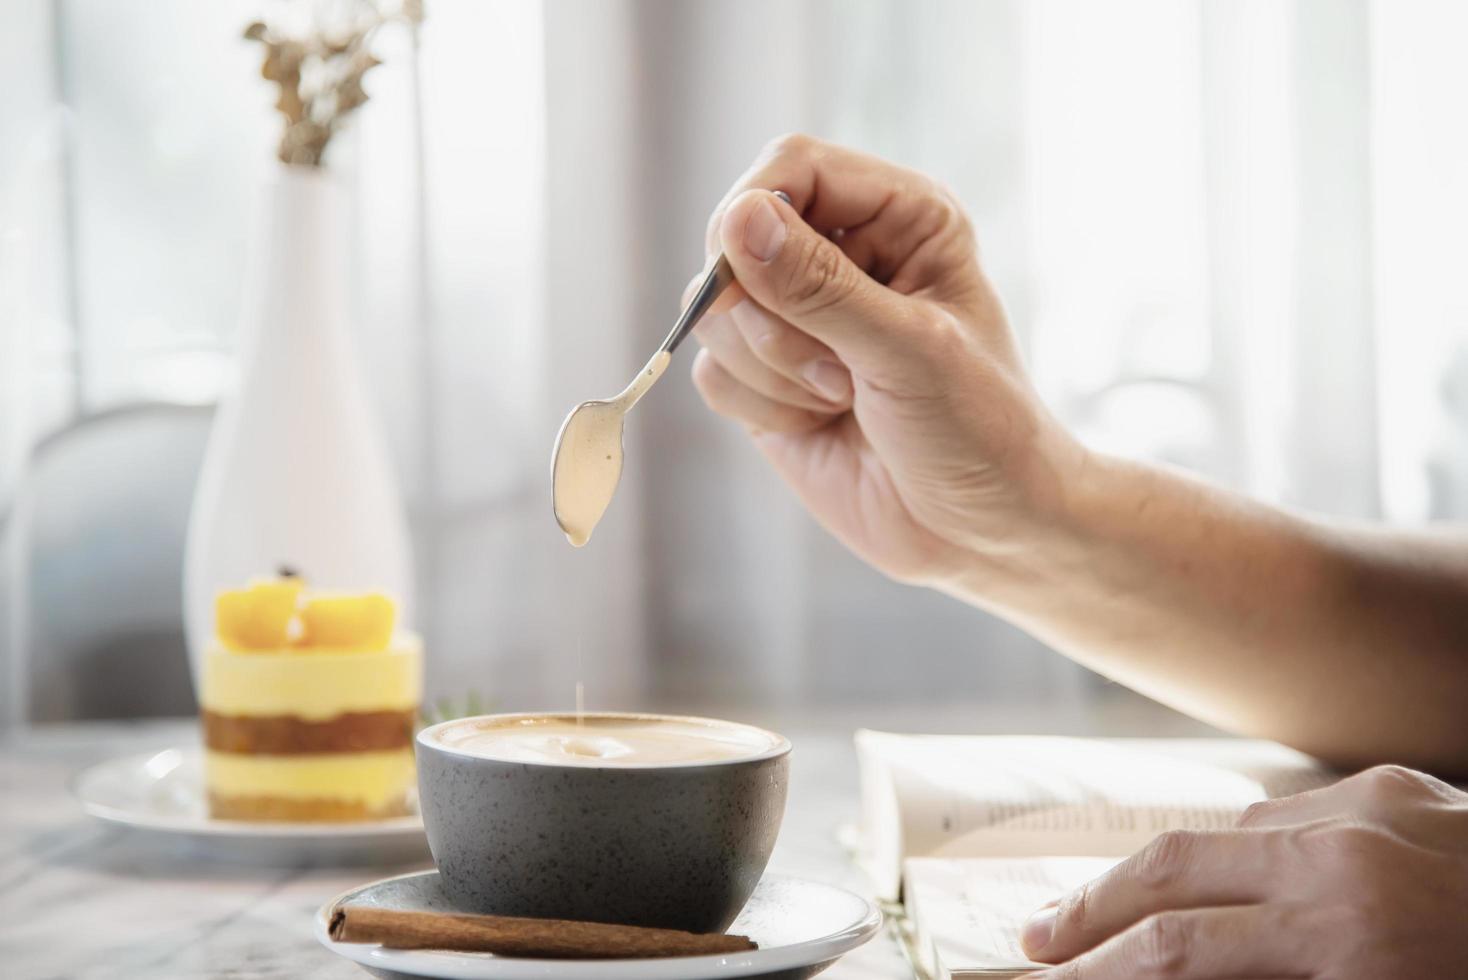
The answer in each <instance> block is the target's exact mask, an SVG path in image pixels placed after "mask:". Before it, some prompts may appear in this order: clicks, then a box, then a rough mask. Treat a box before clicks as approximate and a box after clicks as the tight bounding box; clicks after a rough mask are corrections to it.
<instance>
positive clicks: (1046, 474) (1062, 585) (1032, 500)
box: [933, 422, 1128, 612]
mask: <svg viewBox="0 0 1468 980" xmlns="http://www.w3.org/2000/svg"><path fill="white" fill-rule="evenodd" d="M1127 465H1128V464H1126V463H1124V462H1123V461H1121V460H1118V459H1116V458H1114V457H1110V456H1107V455H1105V454H1103V453H1098V452H1095V451H1093V450H1091V449H1089V448H1087V447H1086V446H1084V445H1082V444H1081V443H1080V442H1079V441H1078V440H1076V439H1075V438H1074V437H1073V436H1071V435H1070V433H1069V432H1067V431H1065V429H1064V428H1062V427H1061V426H1060V425H1059V424H1058V423H1054V422H1051V423H1050V424H1049V425H1047V426H1045V427H1044V428H1043V429H1041V430H1039V431H1038V432H1037V433H1036V435H1035V437H1034V438H1033V439H1032V440H1031V441H1030V443H1029V444H1028V446H1027V449H1026V452H1025V453H1024V455H1023V458H1021V459H1019V460H1017V461H1015V464H1014V466H1013V477H1012V481H1011V487H1012V489H1013V492H1014V499H1015V503H1014V504H1012V505H1011V506H1010V507H1008V508H1006V511H1007V513H1005V514H1004V515H1003V518H1004V519H1003V520H1001V521H985V522H984V523H985V524H987V525H989V530H988V531H986V532H985V533H982V534H975V535H972V536H970V537H969V538H968V539H966V540H965V542H964V544H963V546H962V547H961V548H960V549H959V550H958V557H957V558H956V560H954V561H953V562H952V563H951V564H950V566H949V567H948V568H946V569H945V570H944V573H943V574H942V575H941V576H940V580H939V581H936V582H934V583H933V584H934V586H935V587H936V588H938V589H940V590H941V591H944V592H947V593H949V594H951V595H955V596H957V597H959V598H962V599H963V600H965V601H968V602H972V603H974V604H976V605H980V606H983V607H985V608H988V609H991V610H994V611H1002V612H1011V611H1018V610H1019V609H1022V608H1025V607H1028V606H1031V605H1033V604H1034V603H1033V600H1034V599H1035V597H1037V596H1049V597H1052V598H1053V597H1054V596H1055V595H1056V594H1057V590H1063V589H1066V588H1068V587H1069V586H1071V585H1072V584H1073V583H1074V581H1075V578H1076V576H1078V575H1085V574H1086V568H1087V567H1088V566H1089V565H1090V563H1091V562H1092V561H1093V560H1094V559H1095V557H1096V556H1095V554H1094V549H1095V543H1096V541H1097V539H1098V537H1099V536H1100V535H1099V529H1098V527H1097V525H1098V523H1100V522H1102V521H1103V520H1104V516H1103V515H1104V514H1105V513H1106V512H1107V511H1109V510H1110V509H1112V506H1113V505H1112V504H1111V503H1110V501H1113V500H1115V499H1116V498H1117V497H1118V496H1120V495H1122V494H1123V493H1124V491H1123V490H1122V489H1120V488H1121V487H1123V486H1124V485H1125V482H1126V477H1125V473H1124V470H1125V468H1126V466H1127Z"/></svg>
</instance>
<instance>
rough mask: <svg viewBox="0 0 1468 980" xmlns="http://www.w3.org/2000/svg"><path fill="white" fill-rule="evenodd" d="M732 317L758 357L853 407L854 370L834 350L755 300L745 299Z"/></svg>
mask: <svg viewBox="0 0 1468 980" xmlns="http://www.w3.org/2000/svg"><path fill="white" fill-rule="evenodd" d="M729 316H730V318H731V319H732V320H733V321H734V325H735V326H736V327H738V328H739V333H740V334H741V335H742V336H743V337H744V342H745V343H746V344H748V345H749V349H750V350H751V351H753V352H754V355H755V357H757V358H759V359H760V361H761V362H762V363H764V364H766V365H767V366H769V368H770V369H771V370H773V371H775V372H777V373H779V374H780V375H781V376H783V377H785V378H788V379H789V380H790V381H792V382H794V383H796V384H798V385H800V386H802V387H804V388H805V389H807V390H809V391H811V392H813V393H814V394H816V395H819V396H820V397H821V399H822V400H823V401H825V402H827V403H829V404H831V405H836V406H839V407H841V408H843V409H844V408H849V407H851V395H852V386H851V372H850V371H848V370H847V369H846V365H844V364H842V363H841V361H840V359H839V358H837V357H836V354H835V352H834V351H832V350H831V348H829V347H827V346H826V345H825V344H823V343H821V342H820V341H819V340H816V339H815V338H814V337H812V336H810V335H809V334H807V333H804V332H803V331H800V330H797V329H795V328H794V327H792V326H791V325H790V324H788V323H786V322H785V321H784V320H781V319H780V318H779V317H777V316H774V315H772V314H771V313H770V312H769V311H768V310H766V309H765V308H764V307H762V306H760V305H759V304H758V303H756V302H755V301H754V300H752V299H742V300H740V301H739V302H737V303H736V304H735V305H734V306H733V307H732V308H731V309H730V310H729Z"/></svg>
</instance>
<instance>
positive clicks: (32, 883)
mask: <svg viewBox="0 0 1468 980" xmlns="http://www.w3.org/2000/svg"><path fill="white" fill-rule="evenodd" d="M792 740H793V741H794V742H795V744H796V755H795V756H794V757H793V759H792V778H791V796H790V801H789V808H788V810H787V816H786V820H785V824H784V829H783V830H782V832H781V836H780V843H779V845H778V848H777V849H776V852H775V856H774V858H773V859H772V860H771V865H770V866H771V870H778V871H782V872H786V873H789V874H796V875H803V876H806V877H810V878H817V879H820V880H822V881H827V882H830V883H832V884H839V885H843V886H845V887H848V888H852V889H853V890H862V889H865V888H866V884H865V881H864V879H863V878H862V876H861V875H860V873H859V872H857V871H856V869H854V868H853V867H852V866H851V865H850V863H849V862H848V861H847V860H846V857H845V855H844V853H843V852H842V850H841V848H840V846H839V845H838V844H837V842H836V836H835V835H836V829H837V827H838V826H839V825H840V824H841V823H842V822H843V821H849V820H851V819H852V817H853V816H854V813H855V809H856V770H855V758H854V755H853V753H852V749H851V741H850V735H849V732H848V733H846V734H842V735H836V734H825V735H807V736H803V737H801V736H792ZM195 741H197V735H196V734H195V726H194V725H192V724H190V723H183V722H167V723H157V722H155V723H137V724H123V725H119V724H90V725H63V726H55V727H51V728H42V729H36V730H32V731H30V732H25V733H21V734H17V735H14V736H11V737H9V738H7V739H6V740H5V741H4V743H3V744H0V973H3V975H4V976H6V977H9V978H21V977H25V978H35V980H41V978H61V977H66V978H104V977H107V978H111V977H180V978H188V977H211V978H225V977H228V978H269V977H280V978H295V977H312V978H323V980H325V978H336V977H340V978H359V977H365V976H367V974H366V973H364V972H362V971H361V970H360V969H359V968H358V967H357V966H356V965H354V964H352V963H349V962H347V961H346V960H343V959H341V958H339V957H337V956H334V955H332V954H331V953H328V952H327V951H326V950H324V949H322V948H321V947H320V946H319V945H317V943H316V940H315V939H314V938H313V937H312V935H311V923H312V916H313V915H314V914H315V912H316V909H317V907H318V906H319V905H320V904H321V903H322V902H324V901H326V900H327V899H328V898H331V897H332V896H333V895H336V894H337V893H339V892H341V891H343V890H345V889H347V888H349V887H351V886H353V885H356V884H359V883H361V882H364V881H369V880H372V879H374V878H379V877H384V876H386V875H389V874H395V873H398V872H400V871H406V870H412V868H413V867H415V866H413V865H409V866H397V867H391V866H390V867H386V868H380V869H379V868H348V869H284V868H257V867H244V866H236V865H230V864H225V863H220V862H218V861H210V860H208V859H204V858H201V857H199V856H197V855H191V854H188V853H184V852H181V851H178V850H176V849H174V848H171V847H170V846H168V845H167V844H166V842H163V841H160V840H157V839H155V838H153V837H152V836H151V835H139V834H136V833H133V832H131V831H127V830H121V829H115V828H110V827H107V826H104V825H103V824H100V823H97V822H95V821H93V820H92V819H90V818H89V817H87V816H86V815H85V814H83V813H82V812H81V810H80V809H79V808H78V806H77V805H76V803H75V801H73V800H72V798H71V796H70V795H69V793H68V791H67V781H68V780H69V779H70V778H71V776H72V775H73V774H74V773H75V772H76V771H78V770H79V769H81V768H83V767H85V766H87V765H90V764H92V763H95V762H100V761H102V760H105V759H108V758H112V757H114V756H119V755H127V754H131V753H134V752H145V751H148V750H150V749H155V748H157V749H161V748H166V747H168V746H171V745H185V744H190V743H193V742H195ZM418 866H423V865H418ZM824 976H829V977H831V978H832V980H878V978H882V980H886V978H900V977H908V976H910V973H909V971H908V970H907V968H906V966H905V963H904V961H903V959H902V956H901V954H900V952H899V951H898V949H897V946H896V944H895V943H894V942H893V941H892V940H891V939H890V938H889V937H887V936H886V935H883V936H879V937H878V938H876V939H874V940H873V941H872V942H870V943H868V944H867V946H865V947H864V948H862V949H860V950H858V951H856V952H854V953H852V954H851V955H849V956H847V957H846V958H845V959H843V960H842V961H841V962H839V963H838V964H836V965H835V966H834V967H832V968H831V970H829V971H828V972H827V973H826V974H824Z"/></svg>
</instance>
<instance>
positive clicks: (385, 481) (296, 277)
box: [184, 166, 413, 692]
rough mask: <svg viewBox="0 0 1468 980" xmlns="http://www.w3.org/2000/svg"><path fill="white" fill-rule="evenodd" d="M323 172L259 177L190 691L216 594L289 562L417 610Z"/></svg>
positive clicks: (196, 603)
mask: <svg viewBox="0 0 1468 980" xmlns="http://www.w3.org/2000/svg"><path fill="white" fill-rule="evenodd" d="M345 197H346V195H345V192H344V191H343V189H342V188H341V187H340V186H339V185H338V184H337V183H336V181H334V180H333V179H332V178H331V177H330V176H329V175H328V174H326V173H324V172H322V171H318V170H314V169H310V168H306V167H291V166H282V167H281V168H280V169H279V171H278V173H277V175H276V176H275V178H274V179H273V180H272V181H271V182H270V183H269V184H268V185H267V187H266V188H265V200H264V208H263V211H262V213H261V214H260V223H259V228H258V230H257V238H256V241H255V242H254V245H255V249H254V254H253V256H252V259H253V262H252V272H251V278H250V280H249V281H248V282H247V285H246V292H245V295H244V301H243V304H242V306H243V313H244V317H243V320H242V322H241V325H240V334H239V347H238V350H239V360H238V365H239V368H238V369H239V375H238V384H237V386H236V388H235V390H234V391H233V392H232V393H231V394H229V395H227V396H226V397H225V399H224V400H223V401H222V403H221V404H220V407H219V413H218V416H217V417H216V419H215V422H214V429H213V432H212V434H211V435H210V439H209V447H208V450H207V453H206V455H205V458H204V466H203V470H202V472H201V474H200V478H199V487H198V491H197V493H196V495H195V498H194V506H193V513H192V515H191V518H190V524H189V537H188V553H187V557H186V567H185V572H184V603H185V617H186V622H187V629H188V640H189V650H190V662H191V664H192V668H193V674H194V690H195V691H196V692H197V691H198V690H199V681H200V670H201V667H202V663H203V654H204V651H205V649H206V647H207V646H208V644H209V641H210V638H211V635H212V634H213V631H214V630H213V627H214V614H213V605H214V597H215V595H216V594H217V593H218V591H219V590H220V589H225V588H237V587H239V586H241V585H243V584H244V583H245V582H246V581H248V580H249V579H250V578H252V577H255V576H262V575H270V574H273V573H274V572H275V571H276V569H277V568H279V567H280V566H281V565H289V566H290V567H292V568H294V569H297V570H298V571H299V572H300V574H301V575H303V576H304V577H305V578H306V580H307V582H308V584H310V585H314V586H317V587H320V588H326V589H381V590H385V591H387V592H389V593H391V594H393V595H394V596H396V597H398V599H399V601H400V603H401V605H400V607H399V608H400V617H401V621H402V622H405V623H407V622H411V620H410V614H411V612H410V603H411V595H410V591H411V586H412V580H413V575H412V556H411V551H410V545H409V537H408V528H407V523H406V521H405V518H404V514H403V507H402V503H401V498H400V497H399V494H398V490H397V486H396V481H395V480H394V478H393V473H392V469H391V466H390V465H389V460H388V455H387V451H386V446H385V444H384V439H383V435H382V432H381V431H380V429H379V427H378V426H377V424H376V422H375V420H374V418H373V415H372V411H371V407H370V405H369V404H368V401H367V397H366V391H365V389H364V387H363V382H362V377H361V373H360V370H359V367H358V364H357V358H356V355H355V351H354V349H353V345H352V338H351V335H350V329H349V322H348V321H349V308H350V294H349V292H348V288H349V287H348V274H347V270H348V262H349V256H350V253H351V247H352V246H351V222H350V216H349V214H348V213H347V207H346V200H345Z"/></svg>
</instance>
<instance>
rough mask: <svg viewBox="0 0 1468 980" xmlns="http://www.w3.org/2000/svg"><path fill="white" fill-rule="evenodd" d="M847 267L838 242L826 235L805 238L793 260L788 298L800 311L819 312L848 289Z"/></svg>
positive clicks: (787, 288)
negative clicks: (827, 237)
mask: <svg viewBox="0 0 1468 980" xmlns="http://www.w3.org/2000/svg"><path fill="white" fill-rule="evenodd" d="M848 269H849V266H848V265H847V263H846V261H845V257H844V256H843V255H842V254H841V252H840V250H839V249H838V248H836V246H835V245H832V244H831V243H830V242H829V241H827V240H826V239H824V238H816V237H813V236H812V237H808V238H806V239H805V240H804V241H803V242H802V243H801V246H800V249H799V254H797V255H796V257H795V261H794V262H793V263H791V267H790V272H789V277H788V280H787V282H786V288H785V298H786V301H787V302H788V303H790V304H791V305H792V306H793V307H794V309H795V310H796V311H797V312H800V313H807V314H809V313H817V312H819V311H820V310H821V309H823V308H825V307H827V306H830V305H831V304H832V303H835V302H837V301H838V300H839V299H840V298H841V297H842V295H844V294H845V293H846V292H847V291H848V290H849V287H850V283H849V282H848V281H847V276H848V275H849V272H848Z"/></svg>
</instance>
